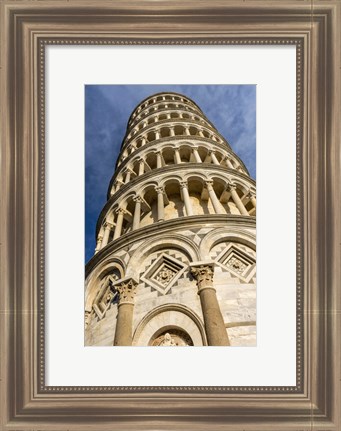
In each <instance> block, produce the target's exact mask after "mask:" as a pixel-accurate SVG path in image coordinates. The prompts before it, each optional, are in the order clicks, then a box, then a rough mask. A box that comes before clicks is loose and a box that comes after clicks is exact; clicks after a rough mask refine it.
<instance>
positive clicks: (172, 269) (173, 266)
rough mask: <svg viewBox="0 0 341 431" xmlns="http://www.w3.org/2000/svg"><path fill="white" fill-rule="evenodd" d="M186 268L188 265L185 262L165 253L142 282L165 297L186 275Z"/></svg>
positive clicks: (148, 271)
mask: <svg viewBox="0 0 341 431" xmlns="http://www.w3.org/2000/svg"><path fill="white" fill-rule="evenodd" d="M185 268H186V265H185V264H184V263H183V262H180V261H179V260H177V259H175V258H173V257H171V256H168V255H167V254H165V253H163V254H161V255H160V256H159V257H158V259H157V260H156V261H155V262H154V263H153V265H152V266H151V267H150V268H149V269H148V270H147V271H146V272H145V274H144V275H143V277H141V280H142V281H144V282H145V283H146V284H147V285H149V286H151V287H152V288H154V289H155V290H158V291H159V292H160V293H162V294H164V295H165V294H167V293H168V292H169V290H170V289H171V287H172V286H174V284H175V282H176V281H177V280H178V279H179V277H181V275H182V274H183V273H184V271H185Z"/></svg>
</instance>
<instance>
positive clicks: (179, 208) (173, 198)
mask: <svg viewBox="0 0 341 431" xmlns="http://www.w3.org/2000/svg"><path fill="white" fill-rule="evenodd" d="M164 189H165V192H166V195H167V198H168V204H167V205H166V206H165V220H171V219H175V218H178V217H183V216H184V215H185V211H184V203H183V201H182V199H181V194H180V185H179V182H178V181H176V180H169V181H168V182H166V184H165V186H164Z"/></svg>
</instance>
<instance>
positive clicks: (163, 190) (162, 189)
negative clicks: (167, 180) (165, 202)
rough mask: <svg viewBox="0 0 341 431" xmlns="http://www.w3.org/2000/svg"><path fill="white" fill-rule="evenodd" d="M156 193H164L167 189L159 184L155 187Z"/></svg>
mask: <svg viewBox="0 0 341 431" xmlns="http://www.w3.org/2000/svg"><path fill="white" fill-rule="evenodd" d="M155 191H156V193H160V194H164V192H165V189H164V188H163V187H160V186H157V187H155Z"/></svg>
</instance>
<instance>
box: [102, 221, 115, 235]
mask: <svg viewBox="0 0 341 431" xmlns="http://www.w3.org/2000/svg"><path fill="white" fill-rule="evenodd" d="M104 227H105V228H107V227H109V228H110V229H111V228H112V227H114V223H112V222H110V221H106V222H105V223H104ZM102 238H103V237H102Z"/></svg>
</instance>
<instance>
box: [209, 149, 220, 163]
mask: <svg viewBox="0 0 341 431" xmlns="http://www.w3.org/2000/svg"><path fill="white" fill-rule="evenodd" d="M210 155H211V159H212V161H213V163H214V164H215V165H218V166H220V163H219V161H218V159H217V157H216V155H215V154H214V152H213V151H212V152H211V153H210Z"/></svg>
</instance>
